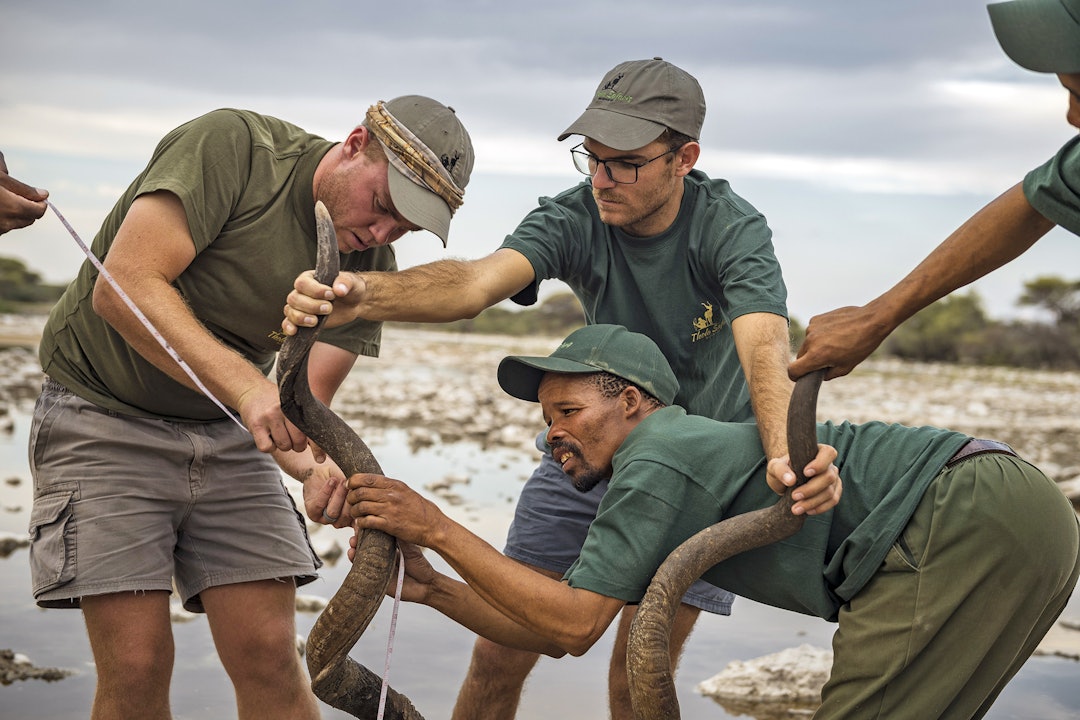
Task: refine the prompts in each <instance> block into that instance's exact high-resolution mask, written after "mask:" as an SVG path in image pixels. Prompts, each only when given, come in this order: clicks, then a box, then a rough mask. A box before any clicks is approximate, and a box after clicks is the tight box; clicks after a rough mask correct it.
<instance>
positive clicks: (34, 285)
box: [0, 257, 64, 313]
mask: <svg viewBox="0 0 1080 720" xmlns="http://www.w3.org/2000/svg"><path fill="white" fill-rule="evenodd" d="M63 292H64V286H63V285H47V284H45V283H43V282H41V275H39V274H38V273H36V272H33V271H31V270H29V269H28V268H27V267H26V264H25V263H23V261H22V260H16V259H15V258H6V257H0V312H6V313H14V312H19V311H20V310H23V309H25V308H26V306H28V305H32V306H41V305H51V304H52V303H55V302H56V301H57V300H58V299H59V298H60V295H61V294H62V293H63Z"/></svg>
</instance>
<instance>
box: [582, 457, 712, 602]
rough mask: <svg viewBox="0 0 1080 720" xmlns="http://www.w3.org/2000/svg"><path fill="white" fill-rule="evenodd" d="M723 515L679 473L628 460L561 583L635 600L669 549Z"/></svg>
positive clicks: (641, 593) (662, 467) (658, 465)
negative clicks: (564, 582)
mask: <svg viewBox="0 0 1080 720" xmlns="http://www.w3.org/2000/svg"><path fill="white" fill-rule="evenodd" d="M722 517H723V508H722V507H720V506H719V504H718V503H717V500H716V498H714V497H713V496H711V495H710V494H709V493H707V492H706V491H705V490H704V489H703V488H702V487H701V486H700V485H698V484H697V483H696V482H694V481H693V480H691V479H690V478H687V477H686V476H685V475H683V474H682V473H679V472H677V471H675V470H673V469H671V468H669V467H666V466H664V465H662V464H660V463H655V462H650V461H646V460H639V461H634V462H631V463H629V464H627V465H626V466H625V467H624V468H622V469H621V470H620V471H619V475H618V480H617V481H615V482H612V484H611V487H610V488H609V489H608V491H607V493H605V495H604V499H603V501H602V502H601V505H600V509H599V511H598V512H597V515H596V519H595V520H594V521H593V523H592V525H591V526H590V528H589V534H588V536H587V537H586V539H585V544H584V546H583V547H582V549H581V555H580V556H579V557H578V559H577V561H576V562H575V563H574V565H573V566H572V567H571V568H570V569H569V570H568V571H567V573H566V576H565V579H566V581H567V582H568V584H569V585H570V586H571V587H575V588H582V589H585V590H590V591H592V592H595V593H599V594H601V595H606V596H608V597H614V598H618V599H620V600H625V601H627V602H637V601H639V600H641V598H642V597H643V596H644V595H645V591H646V590H647V589H648V587H649V583H650V582H652V578H653V575H655V574H656V571H657V569H658V568H659V567H660V565H661V564H663V562H664V560H666V559H667V557H668V555H670V554H671V551H672V550H674V549H675V548H676V547H678V546H679V545H680V544H681V543H682V542H683V541H684V540H686V539H687V538H689V537H690V536H692V535H693V534H694V533H696V532H697V531H698V530H701V529H703V528H706V527H708V526H709V525H712V524H713V523H715V522H718V521H719V520H720V519H721V518H722Z"/></svg>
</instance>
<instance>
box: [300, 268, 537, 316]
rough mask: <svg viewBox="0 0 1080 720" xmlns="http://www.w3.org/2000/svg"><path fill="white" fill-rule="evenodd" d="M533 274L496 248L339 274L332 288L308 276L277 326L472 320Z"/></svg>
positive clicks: (303, 277)
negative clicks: (322, 320) (319, 320)
mask: <svg viewBox="0 0 1080 720" xmlns="http://www.w3.org/2000/svg"><path fill="white" fill-rule="evenodd" d="M534 278H535V274H534V273H533V268H532V264H531V263H530V262H529V261H528V260H527V259H526V258H525V256H524V255H522V254H521V253H519V252H517V251H516V250H510V249H507V248H503V249H499V250H496V251H495V252H493V253H492V254H491V255H488V256H486V257H483V258H480V259H477V260H438V261H436V262H433V263H428V264H426V265H418V266H416V267H413V268H408V269H406V270H401V271H398V272H364V273H341V274H340V275H339V276H338V277H337V279H336V280H335V281H334V285H333V286H332V287H330V286H327V285H323V284H321V283H319V282H316V281H315V279H314V277H312V274H311V273H310V272H308V273H304V274H303V275H301V276H300V277H299V278H297V280H296V283H295V284H294V286H293V287H294V289H293V291H292V292H291V293H289V297H288V304H287V305H286V306H285V319H284V320H283V321H282V324H281V327H282V329H283V330H284V332H285V333H286V334H287V335H292V334H294V333H295V332H296V328H297V326H312V325H314V324H315V316H316V315H329V316H330V317H329V318H328V319H327V324H328V325H329V326H335V325H342V324H345V323H347V322H350V321H352V320H355V319H357V318H364V319H367V320H397V321H402V322H450V321H452V320H460V319H462V318H471V317H475V316H476V315H478V314H479V313H480V312H481V311H482V310H484V309H485V308H488V307H491V306H492V305H494V304H495V303H497V302H499V301H501V300H505V299H506V298H508V297H510V296H511V295H514V294H515V293H517V292H518V291H520V290H521V289H523V288H524V287H526V286H527V285H528V284H529V283H531V282H533V280H534Z"/></svg>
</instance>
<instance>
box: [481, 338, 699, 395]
mask: <svg viewBox="0 0 1080 720" xmlns="http://www.w3.org/2000/svg"><path fill="white" fill-rule="evenodd" d="M549 372H550V373H564V374H571V375H587V374H592V373H597V372H608V373H611V374H612V375H615V376H617V377H621V378H622V379H623V380H627V381H629V382H631V383H633V384H634V385H637V386H638V387H639V388H641V389H642V390H644V391H645V392H647V393H649V394H650V395H652V396H653V397H655V398H656V399H658V400H660V401H661V402H663V403H664V404H666V405H670V404H671V403H672V402H674V401H675V393H677V392H678V391H679V381H678V380H676V379H675V373H673V372H672V371H671V366H670V365H668V361H667V358H665V357H664V353H662V352H660V348H658V347H657V346H656V343H654V342H653V341H652V340H651V339H650V338H649V337H647V336H645V335H642V334H641V333H635V332H630V331H629V330H627V329H626V328H624V327H623V326H622V325H586V326H585V327H583V328H580V329H578V330H575V331H574V332H572V333H570V334H569V335H568V336H567V337H566V339H565V340H563V341H562V344H561V345H559V347H557V348H555V352H553V353H551V355H548V356H547V357H529V356H524V355H511V356H509V357H505V358H503V360H502V362H501V363H499V370H498V378H499V385H501V386H502V389H503V390H505V391H506V392H507V393H508V394H510V395H512V396H514V397H516V398H519V399H521V400H528V401H530V402H538V398H537V391H538V390H539V389H540V381H541V380H542V379H543V378H544V375H545V374H546V373H549Z"/></svg>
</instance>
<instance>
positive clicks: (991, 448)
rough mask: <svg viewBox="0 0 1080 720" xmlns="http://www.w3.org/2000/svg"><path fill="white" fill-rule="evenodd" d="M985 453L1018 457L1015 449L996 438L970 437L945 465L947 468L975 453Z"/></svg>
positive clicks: (973, 455)
mask: <svg viewBox="0 0 1080 720" xmlns="http://www.w3.org/2000/svg"><path fill="white" fill-rule="evenodd" d="M987 453H999V454H1002V455H1012V456H1013V457H1020V456H1019V455H1017V454H1016V451H1015V450H1013V449H1012V448H1011V447H1009V446H1008V445H1006V444H1005V443H1003V442H998V441H997V440H983V439H980V438H972V439H971V440H968V441H967V444H966V445H964V446H963V447H962V448H960V449H959V450H957V451H956V454H955V455H953V456H952V458H950V459H949V462H947V463H945V467H947V468H949V467H952V466H953V465H956V464H957V463H958V462H960V461H961V460H967V459H968V458H971V457H975V456H976V455H986V454H987Z"/></svg>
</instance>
